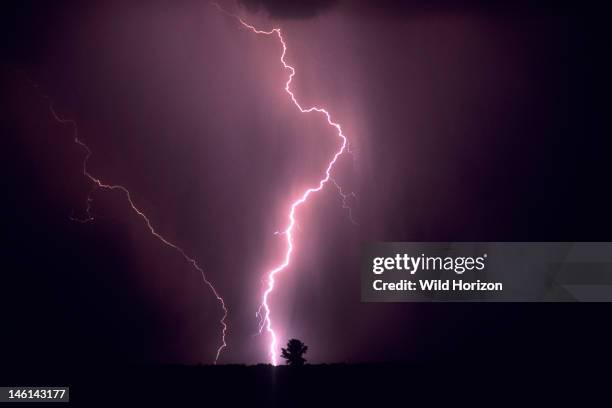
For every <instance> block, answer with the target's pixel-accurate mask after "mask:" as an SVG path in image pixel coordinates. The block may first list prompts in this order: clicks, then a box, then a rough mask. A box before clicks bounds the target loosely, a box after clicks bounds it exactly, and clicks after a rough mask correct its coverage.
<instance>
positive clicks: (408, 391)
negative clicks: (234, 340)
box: [0, 357, 609, 407]
mask: <svg viewBox="0 0 612 408" xmlns="http://www.w3.org/2000/svg"><path fill="white" fill-rule="evenodd" d="M606 367H609V365H607V364H605V363H604V362H603V361H601V362H594V361H590V362H588V363H587V364H578V365H577V364H576V361H573V362H572V364H569V363H567V362H564V361H563V360H562V359H560V360H557V361H556V362H554V363H551V362H544V361H533V362H532V363H529V364H525V363H519V362H514V363H509V362H503V363H501V362H500V361H499V357H498V358H497V359H496V358H495V357H492V358H491V360H490V362H488V363H478V364H474V363H470V362H469V360H465V361H462V362H457V363H454V364H446V363H435V364H424V363H403V364H354V365H352V364H331V365H306V366H304V367H298V368H294V367H288V366H279V367H272V366H269V365H256V366H241V365H227V366H223V365H221V366H150V367H137V368H136V367H131V368H126V367H116V368H110V367H105V368H99V369H98V370H93V368H92V367H88V368H87V369H80V370H67V371H64V372H61V371H62V368H61V367H56V368H53V369H49V370H36V371H23V372H16V371H14V372H13V373H11V375H10V380H7V378H1V379H0V383H1V385H48V386H52V385H56V386H62V385H69V386H70V387H71V391H70V398H71V405H78V406H108V407H111V406H119V405H120V403H121V406H153V404H155V405H156V406H157V405H161V406H168V407H174V406H186V405H188V406H201V407H211V406H213V407H217V406H329V405H334V406H368V405H370V406H374V407H376V406H381V405H389V403H392V402H393V406H429V405H432V404H433V405H437V404H440V403H452V404H455V405H457V404H459V403H469V404H471V405H487V406H498V405H505V404H508V403H510V404H512V405H513V406H532V405H535V404H537V405H543V406H550V404H551V403H552V402H554V401H563V402H565V403H567V402H569V401H571V400H576V401H582V402H587V401H590V402H594V401H596V399H595V398H596V395H597V393H598V392H601V391H604V390H605V389H607V388H606V386H605V384H604V382H605V381H606V380H605V379H606V376H601V375H598V374H597V373H605V372H606V371H605V370H606ZM64 369H65V368H64ZM5 374H7V373H6V372H3V377H6V375H5ZM585 381H588V382H589V388H588V391H583V388H581V386H582V385H583V384H584V382H585ZM19 406H24V404H20V405H19ZM36 406H41V405H36Z"/></svg>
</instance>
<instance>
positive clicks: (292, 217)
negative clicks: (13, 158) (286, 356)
mask: <svg viewBox="0 0 612 408" xmlns="http://www.w3.org/2000/svg"><path fill="white" fill-rule="evenodd" d="M211 4H212V5H213V6H215V7H216V8H217V9H219V11H221V12H223V13H224V14H227V15H229V16H231V17H233V18H235V19H236V20H238V21H239V22H240V24H241V25H242V26H244V27H245V28H247V29H249V30H250V31H251V32H253V33H255V34H259V35H266V36H276V38H277V39H278V41H279V42H280V44H281V46H282V53H281V56H280V63H281V64H282V65H283V68H285V69H286V70H288V71H289V78H288V79H287V82H286V83H285V92H286V93H287V94H288V95H289V97H290V98H291V101H292V102H293V104H294V105H295V106H296V107H297V108H298V109H299V110H300V112H301V113H312V112H317V113H319V114H321V115H323V116H324V117H325V119H326V120H327V123H328V125H329V126H331V127H333V128H335V130H336V133H337V135H338V138H339V139H340V142H341V143H340V147H339V148H338V150H337V151H336V152H335V153H334V155H333V156H332V158H331V160H330V161H329V162H328V164H327V167H326V168H325V175H324V176H323V178H322V179H320V180H319V182H318V183H317V184H316V185H315V186H313V187H310V188H308V189H306V190H305V191H304V192H303V193H302V194H301V195H300V196H299V197H298V198H297V199H295V201H293V202H292V203H291V206H290V209H289V214H288V224H287V226H286V227H285V229H284V230H282V231H280V232H279V234H280V235H283V236H284V237H285V242H286V251H285V256H284V258H283V261H282V262H281V263H280V264H279V265H278V266H276V267H274V268H273V269H271V270H270V271H268V272H267V273H266V277H267V278H266V281H267V282H266V289H265V291H264V292H263V295H262V301H261V306H260V308H259V310H258V311H257V314H256V315H257V316H259V317H263V318H262V321H261V323H260V332H261V331H262V330H263V329H264V328H265V329H266V331H267V332H268V334H269V335H270V339H271V340H270V347H269V356H270V361H271V363H272V364H273V365H277V364H278V360H277V355H276V348H277V345H278V337H277V335H276V332H275V331H274V329H273V325H272V316H271V315H272V311H271V308H270V305H269V303H268V300H269V298H270V295H271V294H272V292H273V291H274V288H275V285H276V280H275V277H276V275H277V274H279V273H280V272H282V271H283V270H284V269H286V268H287V267H288V266H289V264H290V263H291V255H292V254H293V252H294V249H295V246H294V243H293V233H294V228H295V227H296V225H297V224H296V212H297V210H298V208H299V207H300V206H301V205H302V204H304V203H305V202H306V201H307V200H308V198H309V197H310V196H311V195H312V194H313V193H316V192H319V191H321V190H322V189H323V187H324V186H325V184H327V183H328V182H329V181H332V182H333V184H334V185H335V186H336V187H337V189H338V191H339V193H340V195H341V197H342V203H343V208H348V209H349V217H350V218H351V220H352V214H351V212H350V207H349V206H348V205H347V202H346V199H347V198H348V197H349V196H351V195H353V194H345V193H344V192H343V191H342V189H341V188H340V186H339V185H338V184H337V183H336V181H335V180H334V179H333V178H332V177H331V171H332V169H333V167H334V165H335V164H336V161H337V160H338V158H339V157H340V156H341V155H342V154H343V153H344V152H345V151H348V140H347V138H346V136H345V135H344V133H342V127H341V126H340V124H339V123H336V122H334V121H333V120H332V119H331V115H330V114H329V112H328V111H327V110H326V109H324V108H321V107H318V106H312V107H310V108H304V107H302V105H301V104H300V103H299V102H298V100H297V99H296V97H295V95H294V93H293V91H292V90H291V82H292V81H293V77H294V76H295V68H294V67H293V66H291V65H289V64H288V63H287V61H286V60H285V55H286V54H287V43H286V42H285V39H284V38H283V34H282V32H281V29H280V28H273V29H272V30H270V31H263V30H259V29H257V28H256V27H254V26H253V25H251V24H249V23H247V22H245V21H244V20H243V19H242V18H241V17H240V16H238V15H235V14H232V13H229V12H227V11H226V10H224V9H223V8H222V7H221V6H220V5H219V4H217V3H214V2H213V3H211ZM353 222H354V221H353ZM262 309H263V313H262Z"/></svg>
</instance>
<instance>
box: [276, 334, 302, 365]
mask: <svg viewBox="0 0 612 408" xmlns="http://www.w3.org/2000/svg"><path fill="white" fill-rule="evenodd" d="M282 350H283V352H282V353H281V357H282V358H284V359H285V360H286V361H287V364H289V365H291V366H303V365H304V363H305V362H306V359H305V358H304V357H302V356H303V355H304V354H306V352H307V351H308V346H307V345H305V344H304V343H302V342H301V341H299V340H298V339H291V340H289V341H288V342H287V348H283V349H282Z"/></svg>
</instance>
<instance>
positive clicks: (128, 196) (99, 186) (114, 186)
mask: <svg viewBox="0 0 612 408" xmlns="http://www.w3.org/2000/svg"><path fill="white" fill-rule="evenodd" d="M27 79H28V81H29V82H30V84H32V86H33V87H34V88H36V89H39V86H38V84H36V83H35V82H33V81H32V80H31V79H30V78H29V77H27ZM41 96H42V97H43V98H45V99H46V100H47V101H48V102H49V110H50V112H51V114H52V115H53V118H54V119H55V120H56V121H57V122H58V123H60V124H62V125H66V124H68V125H70V126H71V127H72V132H73V133H72V135H73V141H74V143H76V144H77V145H79V146H80V147H81V148H82V149H83V150H84V151H85V157H84V159H83V167H82V172H83V175H84V176H85V177H87V178H88V179H89V180H90V181H91V183H92V185H93V188H92V189H91V190H90V192H89V194H88V195H87V206H86V208H85V213H86V214H87V216H86V217H85V218H77V217H73V216H72V215H71V216H70V219H71V220H73V221H76V222H81V223H87V222H91V221H94V219H95V218H94V217H93V216H92V215H91V203H92V202H93V198H92V194H93V193H94V192H95V191H96V190H97V189H105V190H118V191H120V192H122V193H123V194H124V195H125V198H126V199H127V202H128V204H129V205H130V207H131V209H132V211H133V212H134V213H135V214H136V215H137V216H138V217H140V218H141V219H142V220H143V221H144V223H145V225H146V226H147V228H148V229H149V232H150V233H151V235H153V236H154V237H155V238H157V239H158V240H159V241H160V242H161V243H163V244H164V245H166V246H168V247H170V248H172V249H174V250H175V251H176V252H178V253H179V254H180V255H181V256H182V257H183V258H184V259H185V261H187V262H188V263H189V264H191V266H193V268H194V269H195V270H196V271H198V272H199V273H200V274H201V275H202V280H203V281H204V283H205V284H206V285H207V286H208V288H209V289H210V290H211V292H212V293H213V295H214V296H215V298H216V299H217V301H218V302H219V304H220V306H221V309H222V310H223V316H222V317H221V320H219V324H220V325H221V344H220V345H219V347H218V348H217V352H216V354H215V360H214V364H215V365H216V364H217V361H218V360H219V356H220V355H221V352H222V351H223V349H224V348H225V347H227V343H226V342H225V337H226V334H227V323H226V318H227V314H228V310H227V307H226V306H225V301H224V300H223V298H222V297H221V295H219V292H218V291H217V289H216V288H215V286H214V285H213V284H212V282H211V281H210V280H209V279H208V278H207V277H206V273H205V272H204V269H203V268H202V267H200V265H199V264H198V262H197V261H196V260H195V259H194V258H192V257H190V256H189V255H187V253H186V252H185V251H184V250H183V249H182V248H181V247H180V246H178V245H177V244H175V243H173V242H171V241H169V240H168V239H166V238H164V237H163V236H162V235H161V234H160V233H159V232H158V231H157V230H156V229H155V228H154V227H153V225H152V224H151V220H150V219H149V218H148V217H147V216H146V214H145V213H144V212H143V211H142V210H140V209H139V208H138V207H137V206H136V204H134V200H132V194H131V193H130V191H129V190H128V189H127V188H125V187H124V186H121V185H118V184H106V183H104V182H103V181H102V180H101V179H99V178H98V177H96V176H94V175H93V174H91V173H90V172H89V170H88V169H87V164H88V162H89V159H90V158H91V156H92V154H93V153H92V150H91V149H90V148H89V146H88V145H87V144H86V143H85V142H83V140H82V139H81V138H80V137H79V128H78V126H77V123H76V121H75V120H73V119H65V118H62V117H61V116H60V115H58V113H57V111H56V110H55V108H54V106H53V102H52V100H51V98H50V97H49V96H48V95H46V94H44V93H41Z"/></svg>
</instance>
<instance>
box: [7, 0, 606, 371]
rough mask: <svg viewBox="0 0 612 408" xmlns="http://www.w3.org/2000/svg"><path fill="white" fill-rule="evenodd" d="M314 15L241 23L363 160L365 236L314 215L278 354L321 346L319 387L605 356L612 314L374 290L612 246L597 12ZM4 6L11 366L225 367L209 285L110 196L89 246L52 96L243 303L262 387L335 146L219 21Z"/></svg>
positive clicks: (350, 183) (250, 11)
mask: <svg viewBox="0 0 612 408" xmlns="http://www.w3.org/2000/svg"><path fill="white" fill-rule="evenodd" d="M305 3H306V2H301V3H299V4H297V5H296V4H292V3H291V2H280V1H278V2H270V1H263V0H262V1H244V2H242V3H238V4H237V5H236V4H234V3H232V2H226V3H223V5H224V6H225V7H227V8H228V10H231V11H233V12H237V13H238V14H240V15H242V16H244V18H245V19H246V20H247V21H249V22H250V23H252V24H255V25H256V26H257V27H261V28H262V29H270V28H272V27H275V26H280V27H281V28H282V30H283V35H284V37H285V40H286V41H287V44H288V47H289V50H288V54H287V60H288V61H289V63H291V64H292V65H293V66H294V67H295V68H296V70H297V75H296V77H295V79H294V82H293V89H294V91H295V93H296V95H297V97H298V99H299V100H300V101H301V102H303V104H304V105H305V106H311V105H313V104H317V105H321V106H325V107H326V108H327V109H328V110H329V111H330V113H331V114H332V116H333V118H334V120H336V121H337V122H339V123H341V125H342V127H343V130H344V133H345V134H346V136H347V137H348V138H349V140H350V143H351V150H352V151H353V154H352V155H345V156H342V158H341V160H340V161H339V162H338V166H337V168H336V169H335V171H334V174H333V175H334V177H335V179H336V180H337V181H338V183H339V184H340V185H341V186H342V187H343V189H345V190H346V191H354V192H355V193H356V195H357V199H351V200H350V205H351V206H352V207H353V217H354V219H355V221H356V222H357V223H358V224H359V225H355V224H353V223H351V221H350V219H349V217H348V213H347V211H346V210H345V209H343V208H342V202H341V199H340V197H339V195H338V193H337V192H336V190H335V189H334V188H333V186H328V187H326V189H325V190H324V191H322V192H321V193H319V194H317V195H315V196H313V198H312V201H310V202H309V204H308V205H307V206H304V207H302V208H301V210H300V211H299V213H298V225H299V228H298V230H297V232H296V238H295V244H296V253H295V257H294V259H293V263H292V265H291V267H290V268H289V269H287V270H286V271H284V272H283V274H282V275H281V276H280V277H279V279H278V288H279V289H278V290H277V291H275V292H274V294H273V296H272V305H273V321H274V323H275V326H276V328H277V329H278V333H279V335H280V342H281V343H282V344H284V343H286V341H287V339H289V338H291V337H296V338H299V339H301V340H303V341H304V342H305V343H306V344H307V345H309V352H308V355H307V357H308V359H309V361H310V362H313V363H321V362H343V361H347V362H381V361H406V360H430V359H447V358H463V357H466V356H468V355H469V354H470V353H476V352H477V351H478V353H482V354H478V355H482V356H485V355H486V354H487V352H494V351H496V352H500V353H501V358H514V357H525V356H532V355H538V356H541V357H547V356H555V357H558V356H560V355H563V356H564V357H574V358H583V357H585V356H587V355H589V353H594V352H595V350H597V348H598V347H603V346H604V345H606V344H608V345H609V342H610V340H612V338H611V336H610V335H609V334H608V333H607V330H606V325H607V323H605V322H607V321H609V316H610V312H612V310H611V309H610V307H609V306H608V305H604V304H600V305H570V304H414V303H407V304H366V303H361V302H360V286H359V261H360V253H361V248H362V246H363V244H364V243H365V242H368V241H610V239H611V235H610V231H611V227H612V215H611V213H610V208H612V207H611V204H612V202H611V199H610V194H609V190H610V181H609V175H610V169H609V159H610V150H609V141H608V140H607V139H608V138H609V133H608V132H606V133H605V134H604V120H603V119H604V108H607V105H609V102H608V101H607V95H604V91H603V88H604V81H605V82H607V79H608V78H609V73H608V72H606V73H604V72H603V67H602V66H601V65H600V61H601V60H602V59H604V58H605V57H606V55H605V54H606V53H607V52H608V51H609V46H604V45H605V44H607V40H606V35H607V32H606V31H607V29H606V25H609V24H608V23H607V22H606V21H605V19H604V17H603V12H602V10H600V9H598V8H597V7H595V6H593V5H592V4H589V3H588V2H587V3H585V2H572V3H568V4H563V5H560V4H559V3H557V2H550V3H537V4H535V3H528V2H508V3H511V4H507V5H505V6H495V7H493V6H490V5H489V4H488V2H485V1H482V2H480V1H472V2H453V1H429V2H425V1H422V2H420V1H415V2H404V3H401V4H398V3H396V2H391V1H382V2H365V1H357V2H353V1H315V2H308V4H307V5H306V4H305ZM374 4H376V5H374ZM552 4H554V5H552ZM2 7H3V8H5V10H3V11H2V18H3V20H4V21H2V33H1V37H2V43H3V44H2V51H1V53H2V75H1V76H0V78H1V79H0V80H1V82H2V88H1V89H2V94H1V95H2V96H1V98H2V99H1V100H2V112H3V114H2V118H3V119H2V126H3V129H4V130H3V132H2V152H3V160H2V165H3V169H2V174H3V177H2V193H3V195H2V214H3V217H2V224H3V227H2V231H3V235H4V238H5V243H4V245H3V247H2V259H3V262H2V265H3V266H2V274H1V276H2V283H1V284H0V288H1V292H2V295H1V297H0V299H1V300H0V305H1V308H2V316H3V328H2V330H1V331H0V338H1V340H0V342H1V346H2V347H0V359H1V361H2V364H3V366H4V367H8V366H11V365H17V364H32V365H37V364H47V363H48V364H54V363H57V362H59V361H63V362H65V363H67V364H79V363H82V362H84V361H96V362H98V361H103V362H117V363H186V364H195V363H199V362H202V363H211V362H212V360H213V358H214V354H215V350H216V348H217V346H218V342H219V333H220V326H219V318H220V317H221V310H220V308H219V305H218V303H217V302H216V299H215V298H214V296H213V295H212V294H211V292H210V290H208V288H207V287H206V286H205V285H204V284H203V282H202V279H201V276H200V275H199V274H198V273H197V271H195V270H194V269H193V268H191V267H190V265H189V264H188V263H186V262H185V261H184V259H183V258H181V257H180V255H179V254H177V252H176V251H174V250H172V249H170V248H167V247H165V246H163V245H162V244H161V243H160V242H159V241H158V240H157V239H156V238H154V237H153V236H152V235H151V234H150V233H149V231H148V230H147V228H146V226H145V225H144V223H143V222H142V220H141V219H140V218H138V217H136V216H135V215H134V213H133V212H131V211H130V208H129V205H128V203H127V202H126V200H125V197H124V196H123V195H122V194H120V193H118V192H108V191H103V190H98V191H97V192H95V193H94V194H93V196H92V197H93V198H94V201H93V203H92V213H93V214H94V215H95V217H96V221H95V222H92V223H88V224H81V223H78V222H73V221H70V219H69V218H70V216H71V215H72V216H76V217H83V216H84V215H85V213H84V209H85V206H86V197H87V194H88V192H89V191H90V189H91V187H92V185H91V183H90V182H89V181H88V179H87V178H86V177H84V176H83V174H82V162H83V158H84V154H85V151H84V150H83V149H82V148H80V147H79V146H78V145H77V144H75V143H74V142H73V139H72V136H73V135H72V130H71V128H70V126H68V125H62V124H60V123H58V122H57V121H55V120H54V118H53V116H52V115H51V112H50V110H49V100H47V99H45V97H43V94H46V95H48V96H49V97H50V98H51V99H52V100H53V103H54V106H55V108H56V110H57V112H58V114H59V115H60V116H62V117H64V118H70V119H74V120H75V121H76V122H77V123H78V126H79V132H80V136H81V138H82V139H83V140H84V141H85V142H86V143H87V144H88V145H89V147H90V148H91V150H92V151H93V156H92V158H91V159H90V162H89V169H90V171H91V172H92V173H93V174H94V175H96V176H97V177H100V178H101V179H102V180H103V181H105V182H108V183H113V184H121V185H123V186H125V187H127V188H128V189H129V190H130V191H131V192H132V195H133V199H134V201H135V203H136V204H137V206H138V207H139V208H141V209H142V210H143V211H144V212H145V213H146V214H147V216H148V217H149V218H150V220H151V222H152V224H153V225H154V226H155V228H156V229H157V230H158V231H159V232H160V233H161V234H163V235H164V237H166V238H167V239H169V240H171V241H172V242H175V243H177V244H178V245H180V246H181V247H182V248H183V249H184V250H185V251H186V253H188V254H189V255H190V256H192V257H193V258H195V259H197V260H198V262H199V263H200V264H201V265H202V266H203V267H204V269H205V270H206V273H207V276H208V277H209V279H210V280H211V281H212V282H213V283H214V284H215V286H216V287H217V289H218V290H219V292H220V293H221V294H222V296H223V297H224V298H225V300H226V303H227V305H228V309H229V317H228V320H227V321H228V324H229V333H228V337H227V340H228V347H227V349H226V350H225V351H224V353H223V354H222V357H221V359H220V363H247V364H250V363H257V362H268V358H267V345H268V337H267V336H266V335H265V334H264V335H261V336H254V334H256V333H257V330H258V320H257V318H256V317H255V312H256V310H257V308H258V305H259V301H260V296H261V292H262V289H263V284H262V278H263V277H264V274H265V272H266V271H267V270H268V269H270V268H271V267H273V266H274V265H276V264H277V263H278V262H279V260H280V259H281V258H282V255H283V251H284V247H283V240H282V239H281V238H280V237H279V236H278V235H275V232H276V231H279V230H281V229H283V227H284V226H285V224H286V217H287V212H288V206H289V203H290V202H291V201H292V200H293V199H294V198H295V197H296V195H298V194H300V192H301V191H303V190H304V189H305V188H306V187H308V186H310V185H311V184H313V183H316V181H317V180H318V179H319V178H320V177H321V175H322V170H323V168H324V166H325V165H326V163H327V161H328V160H329V158H330V156H331V155H332V154H333V153H334V151H335V149H336V148H337V146H338V139H337V137H336V135H335V134H334V132H333V129H331V128H330V127H328V126H327V125H326V124H325V122H324V121H323V120H322V119H321V117H320V116H318V115H304V114H301V113H299V111H297V110H296V108H295V106H294V105H293V104H291V102H290V100H289V99H288V96H287V94H286V93H285V92H284V90H283V87H284V84H285V82H286V80H287V75H288V72H287V71H285V70H283V69H282V65H281V64H280V61H279V57H280V52H281V49H280V45H279V43H278V41H276V40H275V39H274V38H271V37H265V36H257V35H255V34H253V33H251V32H249V31H248V30H245V29H244V28H243V27H240V26H239V24H238V23H237V22H236V21H235V20H234V19H232V18H230V17H228V16H226V15H224V14H222V13H220V12H219V11H218V10H216V9H215V8H214V7H211V6H210V5H209V3H208V2H207V1H184V2H172V1H151V2H132V3H128V2H122V1H111V2H108V1H107V2H98V3H96V2H83V4H80V3H78V2H53V4H51V3H46V2H30V1H19V2H13V3H12V4H11V3H10V2H9V3H8V4H6V5H3V6H2ZM30 81H33V82H34V83H36V84H38V85H39V86H38V88H36V87H33V86H32V84H31V82H30ZM604 136H605V137H604ZM587 346H588V347H587ZM578 350H579V351H578ZM589 350H590V351H589ZM600 350H601V349H600ZM606 350H609V346H607V347H606ZM26 352H27V354H26ZM279 352H280V350H279ZM600 352H601V351H600Z"/></svg>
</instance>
